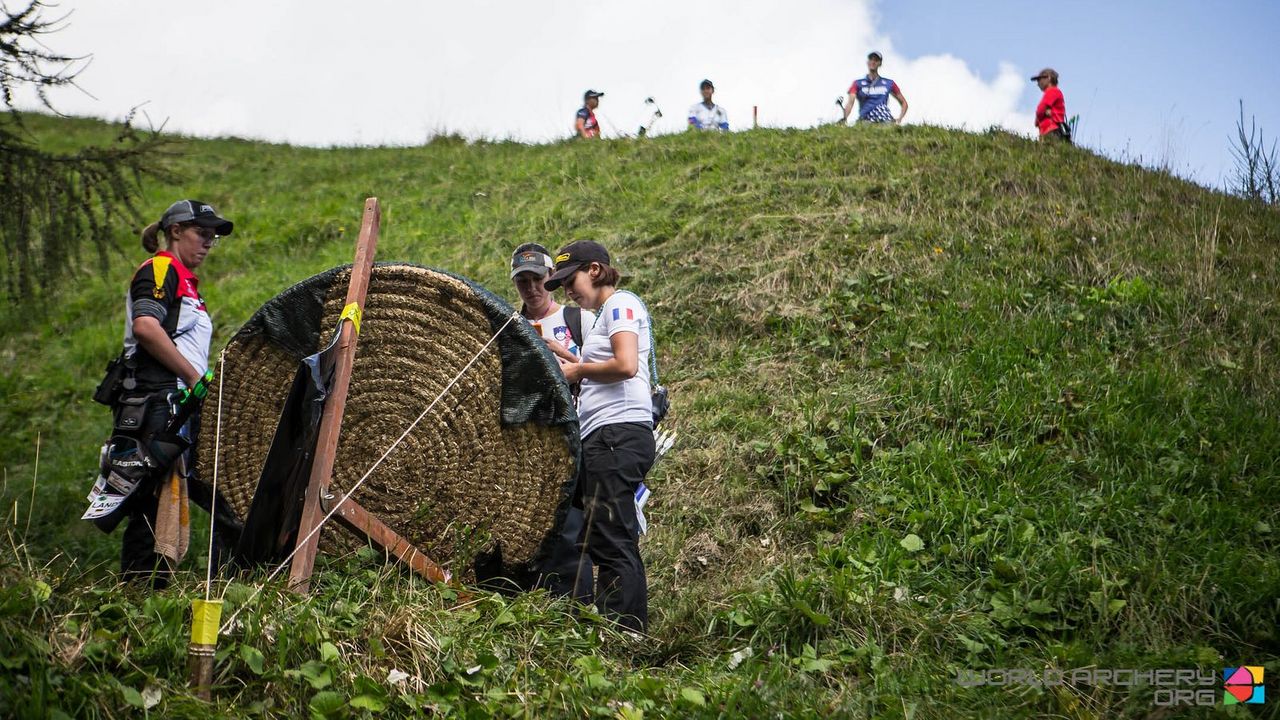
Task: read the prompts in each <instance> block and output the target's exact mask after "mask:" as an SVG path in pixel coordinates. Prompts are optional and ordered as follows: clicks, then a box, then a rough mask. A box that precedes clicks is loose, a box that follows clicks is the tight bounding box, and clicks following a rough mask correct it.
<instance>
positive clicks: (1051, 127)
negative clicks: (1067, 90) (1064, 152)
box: [1031, 68, 1067, 140]
mask: <svg viewBox="0 0 1280 720" xmlns="http://www.w3.org/2000/svg"><path fill="white" fill-rule="evenodd" d="M1031 79H1032V80H1034V81H1035V83H1036V84H1037V85H1039V86H1040V89H1041V90H1043V91H1044V95H1043V96H1042V97H1041V98H1040V104H1039V105H1037V106H1036V129H1038V130H1039V131H1040V139H1041V140H1044V139H1045V138H1046V136H1047V137H1050V138H1059V137H1061V135H1060V134H1059V133H1057V132H1056V130H1057V129H1058V126H1059V125H1061V124H1063V123H1065V122H1066V121H1067V103H1066V101H1065V100H1063V98H1062V91H1061V90H1059V89H1058V71H1057V70H1054V69H1053V68H1045V69H1043V70H1041V71H1040V73H1039V74H1037V75H1033V76H1032V77H1031Z"/></svg>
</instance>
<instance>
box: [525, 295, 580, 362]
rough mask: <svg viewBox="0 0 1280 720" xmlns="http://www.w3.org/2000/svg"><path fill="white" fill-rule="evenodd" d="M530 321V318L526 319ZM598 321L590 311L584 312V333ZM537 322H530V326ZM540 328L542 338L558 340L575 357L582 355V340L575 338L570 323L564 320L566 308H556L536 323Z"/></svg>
mask: <svg viewBox="0 0 1280 720" xmlns="http://www.w3.org/2000/svg"><path fill="white" fill-rule="evenodd" d="M525 319H526V320H528V318H525ZM595 321H596V316H595V315H592V314H591V311H590V310H583V311H582V332H583V333H584V334H585V333H586V332H587V329H588V328H590V327H591V326H592V325H593V324H594V323H595ZM534 322H535V321H533V320H529V324H531V325H532V324H533V323H534ZM536 322H537V323H538V327H541V328H542V337H543V338H545V339H547V340H556V341H558V342H559V343H560V344H561V345H564V346H565V348H567V349H568V350H569V352H571V353H573V354H574V355H582V347H581V338H575V337H574V336H573V333H572V332H570V330H569V323H567V322H565V319H564V306H563V305H561V306H560V307H558V308H556V311H555V312H553V313H551V314H550V315H548V316H546V317H544V318H542V319H541V320H537V321H536Z"/></svg>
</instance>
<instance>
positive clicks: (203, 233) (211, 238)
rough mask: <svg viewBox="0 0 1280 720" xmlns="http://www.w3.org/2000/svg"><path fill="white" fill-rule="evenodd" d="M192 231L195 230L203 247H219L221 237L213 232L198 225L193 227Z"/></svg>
mask: <svg viewBox="0 0 1280 720" xmlns="http://www.w3.org/2000/svg"><path fill="white" fill-rule="evenodd" d="M191 229H192V230H195V231H196V235H197V236H199V237H200V244H201V245H204V246H205V247H207V248H212V247H216V246H217V245H218V240H219V239H220V237H219V236H218V235H216V234H214V232H213V230H211V229H209V228H205V227H199V226H197V225H192V226H191Z"/></svg>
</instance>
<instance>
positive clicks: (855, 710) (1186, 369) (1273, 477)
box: [0, 117, 1280, 718]
mask: <svg viewBox="0 0 1280 720" xmlns="http://www.w3.org/2000/svg"><path fill="white" fill-rule="evenodd" d="M32 124H33V126H35V128H36V129H37V130H38V131H39V132H41V133H51V132H52V133H56V134H57V136H58V142H60V143H70V144H74V143H83V142H90V141H101V140H105V139H109V137H110V135H111V128H110V126H109V125H106V124H103V123H97V122H94V121H87V120H75V119H54V118H44V117H35V118H33V119H32ZM175 147H176V149H178V150H179V151H180V155H178V156H176V157H175V158H173V159H172V160H171V162H170V170H171V171H172V174H173V176H174V178H175V181H174V182H173V183H171V184H160V183H148V184H147V186H146V187H145V188H144V194H143V198H142V201H141V203H140V207H142V208H143V209H144V211H145V212H146V213H148V215H151V214H156V213H158V212H159V211H160V210H161V209H163V208H164V207H165V206H167V204H168V203H169V202H171V201H172V200H173V199H175V198H178V197H199V198H201V199H204V200H207V201H209V202H212V203H214V204H215V205H217V207H218V208H219V210H220V211H221V212H223V213H224V214H225V215H226V216H227V217H230V218H233V219H234V221H235V222H236V234H235V235H234V236H233V237H231V238H229V239H228V240H227V241H225V242H223V243H222V244H220V245H219V246H218V248H217V249H216V251H215V252H214V254H213V255H211V257H210V259H209V261H208V262H207V263H206V265H205V266H204V267H202V268H201V271H200V277H201V283H202V290H203V291H204V292H205V294H206V297H207V300H208V303H209V306H210V308H211V312H212V314H213V317H214V320H215V323H216V327H215V339H214V344H215V348H217V347H221V345H222V344H223V343H225V342H226V340H227V339H229V338H230V337H231V335H232V334H233V333H234V332H235V330H236V329H237V328H238V327H239V325H240V323H242V322H243V321H244V320H245V319H247V318H248V317H249V315H250V314H251V313H252V312H253V311H254V310H255V309H256V308H257V307H258V306H259V305H260V304H261V303H262V302H263V301H265V300H266V299H268V298H270V297H272V296H274V295H275V294H276V293H278V292H279V291H280V290H282V289H283V288H285V287H287V286H288V285H290V284H292V283H294V282H296V281H298V280H301V279H303V278H306V277H308V276H310V275H312V274H314V273H316V272H319V271H321V270H324V269H327V268H329V267H332V266H335V265H339V264H342V263H344V262H348V261H349V256H350V253H351V248H352V245H353V242H354V236H355V232H356V230H357V229H358V223H359V215H360V210H361V205H362V202H363V200H364V198H365V197H367V196H377V197H379V198H380V200H381V202H382V205H383V208H384V216H383V224H382V228H383V230H382V239H381V241H380V245H379V249H378V259H379V260H398V261H405V262H414V263H421V264H425V265H430V266H435V267H441V268H444V269H447V270H450V271H452V272H456V273H458V274H461V275H464V276H467V277H470V278H473V279H475V280H477V281H479V282H481V283H483V284H485V285H486V286H487V287H489V288H490V289H492V290H494V291H495V292H497V293H498V294H500V295H503V296H505V297H509V298H513V297H514V294H513V293H512V292H510V289H509V281H508V280H507V277H506V266H505V261H506V259H507V257H508V255H509V253H510V250H511V249H512V248H514V247H515V246H516V245H518V244H520V243H522V242H529V241H536V242H541V243H543V244H545V245H547V246H548V247H558V246H561V245H563V244H566V243H567V242H569V241H570V240H573V239H580V238H592V239H597V240H600V241H601V242H603V243H604V244H605V245H606V246H607V247H609V249H610V250H611V252H613V253H614V255H615V257H616V261H617V265H618V266H619V267H620V269H621V270H622V271H623V273H624V278H625V283H626V286H627V287H629V288H631V289H634V290H636V291H637V292H638V293H640V294H641V295H642V296H643V297H644V298H645V299H646V301H647V302H648V304H649V307H650V308H651V310H652V311H653V314H654V316H655V321H656V325H655V329H656V333H657V348H658V353H659V361H660V367H661V371H662V373H663V379H664V381H665V382H666V383H667V384H668V385H670V386H671V387H672V389H673V400H674V403H675V404H674V410H673V413H672V423H673V425H674V427H676V428H677V429H678V430H679V433H680V441H679V443H678V444H677V446H676V448H675V449H674V450H673V451H672V453H671V454H670V456H668V457H667V458H665V459H664V460H663V461H662V463H661V464H660V466H659V468H658V469H657V470H656V471H655V474H654V476H653V478H652V482H651V485H652V487H653V488H654V495H653V498H652V500H651V504H650V505H649V507H648V509H647V511H646V512H647V514H648V515H649V519H650V524H651V528H652V531H651V533H650V535H648V536H646V538H645V539H644V541H643V542H642V552H643V553H644V556H645V560H646V563H647V566H648V568H649V572H650V582H651V588H650V596H651V617H652V618H653V633H654V635H653V637H652V638H650V639H647V640H646V641H644V642H642V643H634V642H629V641H626V640H624V639H623V638H621V637H619V636H617V635H615V634H613V633H612V631H610V630H608V629H607V628H603V627H601V626H600V625H599V624H597V623H596V622H595V621H594V620H592V619H591V618H586V619H583V620H575V619H573V618H572V617H571V616H570V615H569V614H568V613H567V608H566V607H565V606H563V605H561V604H558V603H552V602H549V601H547V600H546V599H545V598H543V597H542V596H538V595H535V596H529V597H524V598H517V599H502V598H498V597H489V596H484V597H482V598H481V599H480V600H479V601H477V602H476V603H475V604H474V605H470V606H468V607H467V608H465V609H463V610H461V611H459V610H452V611H451V610H448V609H447V608H448V606H449V605H450V598H449V597H447V594H445V593H442V592H441V591H440V590H438V589H436V588H432V587H428V586H425V585H422V584H419V583H418V582H417V581H411V580H410V579H409V578H407V577H406V576H404V575H402V574H401V573H399V571H398V570H396V569H394V568H386V567H384V566H383V565H382V564H381V562H380V558H375V557H373V554H372V553H364V554H357V555H355V556H351V557H346V558H331V559H329V560H328V563H329V564H328V565H327V567H328V569H329V570H330V571H331V572H329V573H327V579H326V580H324V581H323V582H322V583H321V587H320V588H319V589H318V591H317V594H316V596H315V598H314V600H313V601H311V602H309V603H297V602H292V601H290V600H288V599H286V598H287V596H275V595H273V594H272V593H267V594H266V596H265V597H264V598H263V599H261V600H259V601H257V602H258V607H257V609H256V610H255V612H254V613H246V615H247V616H251V617H254V618H256V619H252V620H250V621H248V622H247V623H246V625H245V626H244V627H243V628H240V629H238V630H237V631H235V632H233V633H232V635H233V637H224V638H223V639H222V647H223V648H224V650H225V651H226V652H227V656H226V657H222V658H220V665H219V668H220V673H221V675H220V678H221V682H222V683H223V686H222V687H221V689H220V690H218V691H217V692H215V696H216V697H217V698H218V702H219V705H217V712H220V713H226V714H231V715H239V714H250V713H251V711H252V708H253V704H254V703H263V704H265V703H268V702H270V703H271V706H270V707H271V712H275V713H281V714H286V715H297V714H304V713H306V712H307V711H308V708H310V710H312V711H314V712H317V713H319V714H322V715H328V716H340V715H342V714H343V713H347V714H352V715H355V714H360V713H363V712H369V711H371V710H370V703H375V704H379V705H380V706H381V707H382V708H383V710H382V712H383V714H391V715H395V716H401V715H406V714H410V713H412V712H415V711H418V712H421V711H422V708H424V707H429V706H432V705H434V706H435V707H436V708H437V709H447V710H448V711H452V712H454V713H457V714H459V715H461V716H468V717H470V716H475V717H481V716H491V715H494V714H511V715H519V714H522V713H524V714H528V715H531V716H544V715H564V716H568V715H574V716H583V715H592V716H610V717H631V718H634V717H640V716H646V717H667V716H672V717H675V716H696V715H706V716H716V715H720V714H726V715H743V716H752V717H754V716H764V715H782V716H794V717H807V716H811V715H822V716H839V717H864V716H867V717H869V716H891V717H895V716H896V717H901V716H910V717H917V718H919V717H953V716H955V715H956V714H960V715H984V714H985V715H988V716H1000V717H1011V716H1019V717H1036V716H1043V715H1046V714H1060V715H1066V716H1073V717H1088V716H1093V717H1146V716H1148V715H1150V714H1151V713H1153V712H1155V711H1154V710H1153V702H1154V699H1153V697H1154V695H1153V689H1152V688H1145V689H1130V688H1119V687H1111V688H1094V687H1089V686H1063V687H1058V688H1021V689H1014V688H1008V687H961V686H960V685H958V684H957V683H956V682H955V681H954V678H955V676H956V673H957V672H958V671H961V670H965V669H983V668H1028V669H1035V670H1037V671H1038V670H1042V669H1044V668H1046V667H1049V668H1066V669H1070V668H1076V667H1086V666H1094V667H1100V668H1124V667H1134V668H1156V667H1161V668H1163V667H1187V668H1190V667H1195V668H1206V669H1211V670H1212V671H1213V672H1214V673H1218V672H1220V671H1221V668H1222V667H1226V666H1235V665H1244V664H1249V665H1266V666H1267V667H1268V668H1270V669H1272V672H1273V673H1276V672H1280V665H1278V664H1277V654H1278V653H1280V638H1277V636H1276V627H1277V626H1278V625H1280V605H1278V604H1277V603H1278V601H1277V598H1280V552H1278V550H1280V547H1277V539H1276V528H1277V526H1280V483H1278V482H1277V478H1278V477H1280V417H1278V416H1277V413H1276V407H1277V406H1278V405H1277V400H1278V399H1280V395H1278V392H1280V370H1278V369H1277V364H1276V363H1275V362H1274V355H1275V353H1276V351H1277V348H1280V308H1278V305H1277V298H1280V278H1278V277H1277V274H1276V269H1277V268H1278V267H1280V213H1277V212H1276V211H1275V210H1274V209H1266V208H1262V207H1258V206H1255V205H1251V204H1249V203H1246V202H1244V201H1242V200H1240V199H1238V198H1233V197H1229V196H1225V195H1222V194H1220V193H1216V192H1212V191H1208V190H1205V189H1203V188H1200V187H1197V186H1195V185H1193V184H1191V183H1189V182H1186V181H1184V180H1180V179H1177V178H1175V177H1172V176H1170V175H1167V174H1163V173H1158V172H1153V171H1150V170H1146V169H1142V168H1138V167H1133V166H1126V165H1121V164H1117V163H1115V162H1113V161H1110V160H1107V159H1104V158H1101V157H1098V156H1095V155H1092V154H1090V153H1089V152H1087V151H1083V150H1080V149H1078V148H1072V147H1060V146H1042V145H1039V144H1036V143H1034V142H1030V141H1027V140H1025V139H1023V138H1018V137H1015V136H1012V135H1009V134H1007V133H1002V132H992V133H986V134H969V133H961V132H956V131H950V130H944V129H939V128H932V127H920V126H907V127H901V128H879V127H852V128H844V127H824V128H819V129H815V130H775V129H761V130H753V131H748V132H740V133H732V134H726V135H704V134H687V135H678V136H664V137H655V138H646V139H640V140H618V141H606V142H600V143H574V142H566V143H559V144H552V145H540V146H528V145H520V144H515V143H488V142H477V143H465V142H462V141H461V140H459V139H456V138H449V137H441V138H437V139H436V140H435V141H434V142H431V143H429V144H426V145H424V146H421V147H414V148H333V149H305V148H295V147H289V146H282V145H270V144H266V143H257V142H250V141H244V140H234V139H221V140H193V139H176V146H175ZM118 236H119V247H120V248H121V251H120V255H119V256H118V257H116V258H113V260H112V265H111V268H110V271H109V272H108V273H106V274H105V275H103V274H102V273H99V272H98V271H97V269H96V268H94V267H92V266H91V265H90V264H89V263H90V260H89V259H87V258H86V259H85V260H84V261H83V262H82V261H79V260H73V264H74V265H76V266H77V267H78V268H79V274H78V275H76V276H75V279H74V280H73V281H69V282H68V287H65V288H63V289H62V291H61V293H60V294H59V295H57V296H56V298H55V299H54V301H53V302H49V303H47V304H42V305H40V306H38V307H31V306H23V305H20V304H18V305H9V306H7V307H5V308H3V309H0V335H2V336H3V342H2V343H0V347H3V348H4V349H3V350H2V351H0V397H3V401H2V402H0V451H3V457H4V458H5V460H4V467H5V471H6V478H7V487H6V488H5V491H4V494H3V499H4V501H5V507H6V508H13V513H12V514H13V517H14V518H15V519H17V520H18V522H12V523H10V524H11V530H10V533H11V537H12V539H13V543H12V544H13V545H14V547H15V548H18V549H15V550H14V552H13V556H12V557H10V556H7V555H4V554H0V556H3V557H4V559H3V560H0V578H3V582H0V588H2V589H0V655H3V656H7V657H9V658H13V659H12V660H9V661H6V662H7V664H6V668H7V669H8V672H7V673H6V674H5V676H4V677H0V711H3V713H4V714H14V715H21V714H22V713H23V712H25V711H26V710H24V708H25V709H29V708H33V707H35V705H34V703H35V702H36V700H35V699H39V700H40V701H42V702H46V703H49V704H50V705H49V707H55V706H56V707H61V708H62V710H63V711H64V712H66V713H67V714H69V715H72V716H90V715H101V716H106V715H111V714H114V713H116V712H117V711H118V710H120V709H121V708H124V707H126V706H127V705H128V704H130V703H132V702H133V695H131V694H130V692H133V693H135V694H136V693H140V692H141V691H142V690H143V689H144V688H145V687H147V686H154V687H158V688H162V689H163V699H162V700H161V701H160V702H161V703H163V704H161V705H159V706H158V708H157V709H156V710H157V712H162V714H165V715H166V716H187V715H190V716H193V717H194V716H199V715H202V713H206V712H207V711H206V709H204V708H203V706H201V705H199V704H198V703H197V702H196V701H194V700H193V699H192V698H191V697H190V696H189V695H187V694H186V691H185V689H184V688H183V687H182V685H183V681H184V677H185V676H184V671H183V667H184V666H183V660H182V653H183V647H184V641H183V638H182V634H183V632H184V629H185V625H184V620H183V617H182V613H183V610H184V607H185V600H186V599H187V598H188V596H194V595H195V589H196V587H197V585H198V582H199V581H200V580H198V579H197V578H196V576H197V575H200V576H201V579H202V569H203V566H202V565H199V564H198V563H199V561H200V558H199V557H194V558H191V559H190V560H189V561H188V563H189V565H190V568H189V569H190V570H191V572H192V578H191V579H190V581H189V582H187V583H180V584H179V585H180V587H179V588H177V589H175V590H173V591H170V592H169V593H167V594H166V595H164V596H159V597H151V598H148V597H146V596H145V595H142V594H139V593H136V592H133V591H129V590H120V589H116V588H113V587H112V586H111V584H110V579H109V578H108V577H106V573H105V572H104V568H108V567H110V565H111V564H112V558H113V554H114V552H115V551H116V549H117V548H118V542H119V539H118V537H105V536H102V535H101V534H99V533H97V531H96V530H93V529H92V528H89V527H87V526H86V524H85V523H82V522H80V521H79V520H77V519H76V518H78V515H79V512H80V509H79V508H80V499H81V497H82V496H83V494H84V492H85V491H86V490H87V488H88V484H89V482H90V480H91V478H90V475H89V473H90V470H91V468H92V467H93V465H94V459H95V457H96V453H97V448H98V445H99V444H100V442H101V436H102V435H103V433H104V431H105V422H106V421H105V416H104V412H102V411H101V410H100V409H99V408H98V407H97V406H95V405H93V404H92V402H91V401H90V399H89V395H90V394H91V391H92V385H93V383H94V382H96V380H97V379H98V378H97V376H98V374H99V373H100V369H101V366H102V364H103V363H105V361H106V360H107V359H108V358H109V357H111V356H112V355H113V354H114V353H115V352H116V348H117V347H118V343H119V334H120V323H121V322H122V311H121V310H120V308H119V304H120V303H119V298H120V296H121V294H122V292H123V285H124V283H125V282H126V280H127V277H128V273H129V271H130V268H131V266H132V264H134V263H135V262H137V261H140V260H141V259H142V251H141V249H140V248H139V247H137V239H136V232H135V229H133V228H120V229H119V231H118ZM37 435H39V437H40V448H41V460H40V467H39V473H38V483H37V485H36V487H35V491H34V492H35V498H36V501H35V503H34V507H33V504H32V503H31V501H30V499H29V497H30V495H31V493H32V488H31V487H30V486H29V485H27V484H26V483H27V479H28V478H30V477H32V475H33V473H34V472H35V469H34V456H35V449H36V444H37V443H36V437H37ZM28 515H29V516H30V522H29V529H28V528H27V518H28ZM19 531H21V532H19ZM193 544H195V543H193ZM192 554H193V555H197V556H198V555H200V554H201V553H198V552H195V553H192ZM321 575H326V573H325V572H324V569H323V568H322V569H321ZM232 587H233V589H232V591H231V592H230V594H229V596H228V597H229V598H230V599H231V600H232V601H233V602H236V603H243V602H245V601H246V600H247V597H248V592H247V590H246V588H247V585H245V584H244V582H237V583H236V584H235V585H233V586H232ZM40 588H47V589H48V592H47V593H46V592H44V590H41V589H40ZM41 596H43V597H41ZM107 606H110V607H111V608H112V609H109V610H108V609H105V608H106V607H107ZM330 648H332V650H330ZM5 650H9V651H10V652H5ZM473 668H479V669H476V670H474V671H473V670H472V669H473ZM391 670H397V671H404V672H408V673H409V674H410V675H411V676H413V677H415V678H418V681H419V682H417V684H414V683H415V681H409V682H408V683H407V684H406V683H401V684H396V683H392V682H390V681H388V680H387V677H388V673H389V672H390V671H391ZM326 672H327V673H328V675H327V678H328V679H327V680H321V679H320V678H321V676H322V675H323V673H326ZM19 678H26V680H20V679H19ZM32 688H37V690H33V689H32ZM40 688H43V689H42V690H40ZM33 698H35V699H33ZM360 698H372V699H371V700H368V701H361V700H359V699H360ZM264 707H265V705H264ZM1206 712H1207V711H1206Z"/></svg>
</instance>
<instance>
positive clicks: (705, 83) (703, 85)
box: [698, 80, 716, 90]
mask: <svg viewBox="0 0 1280 720" xmlns="http://www.w3.org/2000/svg"><path fill="white" fill-rule="evenodd" d="M702 88H711V89H712V90H715V89H716V84H715V83H713V82H711V81H710V80H703V81H702V82H700V83H698V89H699V90H701V89H702Z"/></svg>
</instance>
